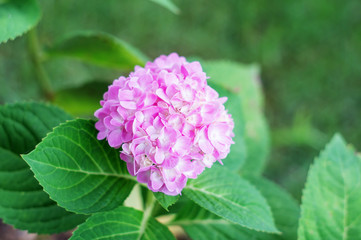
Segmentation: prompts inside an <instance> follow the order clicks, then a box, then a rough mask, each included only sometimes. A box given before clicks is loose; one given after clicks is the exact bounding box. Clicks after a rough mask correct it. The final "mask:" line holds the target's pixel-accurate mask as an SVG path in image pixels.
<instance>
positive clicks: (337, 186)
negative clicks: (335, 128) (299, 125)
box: [298, 135, 361, 240]
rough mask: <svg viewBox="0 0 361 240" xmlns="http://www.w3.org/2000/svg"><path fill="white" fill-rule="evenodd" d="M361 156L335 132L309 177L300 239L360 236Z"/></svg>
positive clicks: (358, 237) (303, 200)
mask: <svg viewBox="0 0 361 240" xmlns="http://www.w3.org/2000/svg"><path fill="white" fill-rule="evenodd" d="M360 181H361V159H360V158H359V157H358V156H357V155H356V154H355V152H354V151H353V150H352V149H351V148H348V147H347V145H346V143H345V141H344V140H343V139H342V137H341V136H339V135H336V136H335V137H333V139H332V140H331V142H330V143H329V144H328V145H327V146H326V149H325V150H324V151H323V152H321V155H320V156H319V157H318V158H316V160H315V163H314V165H313V166H311V168H310V170H309V174H308V177H307V182H306V187H305V189H304V192H303V197H302V205H301V219H300V223H299V229H298V239H300V240H304V239H310V240H311V239H312V240H318V239H327V240H333V239H335V240H336V239H343V240H351V239H352V240H353V239H354V240H356V239H360V238H361V217H360V216H361V209H360V206H361V184H360Z"/></svg>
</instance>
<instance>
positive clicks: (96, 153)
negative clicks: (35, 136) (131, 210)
mask: <svg viewBox="0 0 361 240" xmlns="http://www.w3.org/2000/svg"><path fill="white" fill-rule="evenodd" d="M94 124H95V122H94V121H91V120H83V119H76V120H72V121H68V122H66V123H64V124H61V125H60V126H59V127H56V128H55V129H54V131H53V132H52V133H50V134H49V135H48V136H47V137H46V138H45V139H44V140H43V141H42V142H41V143H40V144H39V145H38V146H37V147H36V149H35V150H34V151H32V152H31V153H29V154H27V155H24V156H23V158H24V159H25V160H26V162H27V163H28V164H29V165H30V167H31V169H32V170H33V172H34V173H35V177H36V179H38V181H39V182H40V184H41V185H42V186H43V187H44V190H45V191H46V192H48V193H49V195H50V197H51V198H52V199H54V200H55V201H56V202H57V203H58V204H59V205H60V206H62V207H64V208H65V209H68V210H69V211H73V212H77V213H95V212H100V211H107V210H111V209H114V208H116V207H118V206H119V205H120V204H122V202H123V201H124V200H125V198H126V197H127V196H128V195H129V193H130V191H131V190H132V188H133V186H134V184H135V178H133V177H132V176H131V175H129V174H128V171H127V168H126V165H125V162H124V161H122V160H120V158H119V149H118V150H117V149H114V148H111V147H110V146H109V145H108V143H107V142H106V141H98V140H97V138H96V135H97V130H96V129H95V127H94Z"/></svg>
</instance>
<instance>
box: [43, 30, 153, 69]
mask: <svg viewBox="0 0 361 240" xmlns="http://www.w3.org/2000/svg"><path fill="white" fill-rule="evenodd" d="M47 54H48V55H49V56H64V57H72V58H76V59H79V60H82V61H85V62H88V63H92V64H97V65H100V66H104V67H110V68H116V69H125V70H131V69H133V68H134V66H135V65H140V66H144V65H145V62H146V61H147V57H145V56H144V55H143V54H142V53H141V52H140V51H138V50H137V49H135V48H134V47H132V46H131V45H129V44H128V43H126V42H124V41H123V40H120V39H118V38H116V37H114V36H112V35H109V34H106V33H101V32H78V33H74V34H72V35H71V36H69V37H67V38H65V39H64V40H62V41H61V42H59V43H57V44H56V45H55V46H53V47H51V48H49V49H47Z"/></svg>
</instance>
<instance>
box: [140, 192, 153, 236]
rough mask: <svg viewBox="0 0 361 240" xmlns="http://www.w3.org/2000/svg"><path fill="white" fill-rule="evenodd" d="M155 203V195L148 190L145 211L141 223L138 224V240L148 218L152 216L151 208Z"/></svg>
mask: <svg viewBox="0 0 361 240" xmlns="http://www.w3.org/2000/svg"><path fill="white" fill-rule="evenodd" d="M156 203H157V201H156V199H155V197H154V196H153V192H152V191H149V190H148V192H147V199H146V204H145V211H144V214H143V219H142V223H141V225H140V232H139V236H138V240H140V239H141V238H142V236H143V234H144V232H145V229H146V227H147V224H148V220H149V218H150V217H151V216H152V212H153V209H154V206H155V204H156Z"/></svg>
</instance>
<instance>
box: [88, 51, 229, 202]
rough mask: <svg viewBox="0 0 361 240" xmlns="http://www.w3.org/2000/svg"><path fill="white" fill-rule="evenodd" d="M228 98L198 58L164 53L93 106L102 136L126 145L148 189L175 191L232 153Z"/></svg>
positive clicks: (132, 167) (134, 171)
mask: <svg viewBox="0 0 361 240" xmlns="http://www.w3.org/2000/svg"><path fill="white" fill-rule="evenodd" d="M226 101H227V98H226V97H222V98H219V96H218V93H217V92H216V91H215V90H214V89H212V88H211V87H209V86H208V85H207V76H206V74H205V73H204V72H203V70H202V67H201V65H200V63H199V62H190V63H189V62H187V61H186V59H185V58H184V57H180V56H178V54H176V53H172V54H170V55H169V56H164V55H162V56H160V57H158V58H157V59H155V60H154V62H148V63H147V64H146V65H145V67H144V68H142V67H139V66H136V67H135V69H134V72H132V73H130V75H129V77H127V78H125V77H120V78H119V79H117V80H114V82H113V84H112V85H110V86H109V89H108V91H107V92H106V93H105V94H104V100H102V101H101V102H100V104H101V106H102V108H100V109H99V110H97V111H96V112H95V117H97V118H98V119H99V121H98V122H97V123H96V125H95V126H96V128H97V129H98V130H99V133H98V139H99V140H101V139H104V138H106V139H107V141H108V143H109V145H110V146H111V147H114V148H119V147H122V150H121V153H120V158H121V159H122V160H124V161H125V162H126V163H127V167H128V171H129V173H130V174H131V175H133V176H137V180H138V181H139V182H141V183H146V184H147V185H148V188H149V189H150V190H152V191H154V192H163V193H165V194H168V195H177V194H180V192H181V190H182V189H183V188H184V187H185V185H186V183H187V179H188V178H196V177H197V176H198V175H199V174H200V173H201V172H203V170H204V168H205V167H211V166H212V165H213V163H214V162H215V161H217V160H218V161H219V162H220V163H222V162H221V159H224V158H225V157H226V156H227V154H228V153H229V150H230V146H231V144H232V143H233V141H232V137H233V136H234V134H233V127H234V123H233V120H232V118H231V115H230V114H228V113H227V111H226V110H225V108H224V105H223V104H224V102H226Z"/></svg>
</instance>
